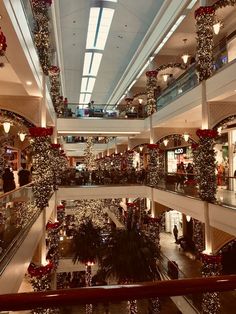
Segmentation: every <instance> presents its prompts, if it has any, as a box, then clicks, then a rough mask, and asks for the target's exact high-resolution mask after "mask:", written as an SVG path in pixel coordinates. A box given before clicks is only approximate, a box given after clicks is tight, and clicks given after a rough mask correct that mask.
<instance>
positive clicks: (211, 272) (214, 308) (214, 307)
mask: <svg viewBox="0 0 236 314" xmlns="http://www.w3.org/2000/svg"><path fill="white" fill-rule="evenodd" d="M201 260H202V276H203V277H211V276H219V275H220V274H221V269H222V265H221V261H222V257H221V255H217V256H214V255H208V254H202V255H201ZM220 307H221V305H220V298H219V293H218V292H207V293H204V294H203V299H202V313H204V314H218V313H220Z"/></svg>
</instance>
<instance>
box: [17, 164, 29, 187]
mask: <svg viewBox="0 0 236 314" xmlns="http://www.w3.org/2000/svg"><path fill="white" fill-rule="evenodd" d="M21 167H22V169H21V170H20V171H19V172H18V177H19V185H20V186H23V185H25V184H28V183H30V176H31V175H30V171H29V170H27V169H26V164H22V165H21Z"/></svg>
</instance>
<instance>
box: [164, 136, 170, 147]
mask: <svg viewBox="0 0 236 314" xmlns="http://www.w3.org/2000/svg"><path fill="white" fill-rule="evenodd" d="M163 143H164V145H165V146H167V145H168V143H169V140H168V139H167V138H166V139H165V140H164V141H163Z"/></svg>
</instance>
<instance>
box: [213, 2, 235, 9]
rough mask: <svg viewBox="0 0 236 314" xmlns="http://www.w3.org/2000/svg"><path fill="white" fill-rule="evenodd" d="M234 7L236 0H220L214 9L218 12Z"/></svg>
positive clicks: (214, 5)
mask: <svg viewBox="0 0 236 314" xmlns="http://www.w3.org/2000/svg"><path fill="white" fill-rule="evenodd" d="M234 5H236V0H218V1H216V2H215V3H214V4H213V5H212V7H213V8H214V9H215V10H218V9H221V8H224V7H227V6H234Z"/></svg>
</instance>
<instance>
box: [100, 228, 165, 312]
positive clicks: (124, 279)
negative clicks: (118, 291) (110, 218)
mask: <svg viewBox="0 0 236 314" xmlns="http://www.w3.org/2000/svg"><path fill="white" fill-rule="evenodd" d="M158 256H159V252H158V251H157V249H156V245H155V243H153V241H151V240H150V238H149V237H147V236H146V235H145V234H144V233H142V232H140V231H138V230H137V229H125V230H123V229H122V230H115V231H114V232H113V233H112V235H111V237H110V239H109V240H108V243H107V246H106V249H105V251H104V252H103V256H102V260H101V266H102V269H103V271H104V273H105V274H106V277H107V278H116V279H117V281H118V282H119V283H136V282H143V281H153V280H156V279H159V273H158V268H157V263H156V262H157V258H158ZM136 303H137V302H136V301H129V309H130V313H137V304H136Z"/></svg>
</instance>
